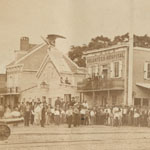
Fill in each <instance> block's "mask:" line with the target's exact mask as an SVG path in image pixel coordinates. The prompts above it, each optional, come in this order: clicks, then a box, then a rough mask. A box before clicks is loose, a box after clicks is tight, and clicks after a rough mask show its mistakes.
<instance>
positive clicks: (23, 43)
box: [20, 37, 30, 51]
mask: <svg viewBox="0 0 150 150" xmlns="http://www.w3.org/2000/svg"><path fill="white" fill-rule="evenodd" d="M29 48H30V44H29V38H28V37H22V38H21V39H20V50H21V51H27V50H28V49H29Z"/></svg>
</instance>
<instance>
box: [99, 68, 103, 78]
mask: <svg viewBox="0 0 150 150" xmlns="http://www.w3.org/2000/svg"><path fill="white" fill-rule="evenodd" d="M102 72H103V66H99V75H100V76H101V75H102Z"/></svg>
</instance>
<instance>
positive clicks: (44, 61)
mask: <svg viewBox="0 0 150 150" xmlns="http://www.w3.org/2000/svg"><path fill="white" fill-rule="evenodd" d="M47 59H50V55H49V50H47V55H46V56H45V58H44V60H43V61H42V63H41V65H40V67H39V69H38V71H37V73H36V77H37V78H39V77H40V74H41V70H42V69H43V67H44V66H45V65H46V60H47ZM50 61H51V63H52V65H53V66H54V67H55V69H56V71H57V73H58V74H59V76H60V72H59V71H58V69H57V67H56V66H55V64H54V63H53V61H52V60H51V59H50Z"/></svg>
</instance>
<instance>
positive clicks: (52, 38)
mask: <svg viewBox="0 0 150 150" xmlns="http://www.w3.org/2000/svg"><path fill="white" fill-rule="evenodd" d="M57 38H63V39H65V37H63V36H60V35H56V34H49V35H48V36H47V40H48V43H49V44H50V45H52V46H55V41H56V39H57Z"/></svg>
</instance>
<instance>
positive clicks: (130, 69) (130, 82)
mask: <svg viewBox="0 0 150 150" xmlns="http://www.w3.org/2000/svg"><path fill="white" fill-rule="evenodd" d="M133 7H134V0H130V20H129V21H130V31H129V62H128V100H127V102H128V105H133V97H132V93H133V42H134V41H133V19H134V16H133V11H134V9H133Z"/></svg>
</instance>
